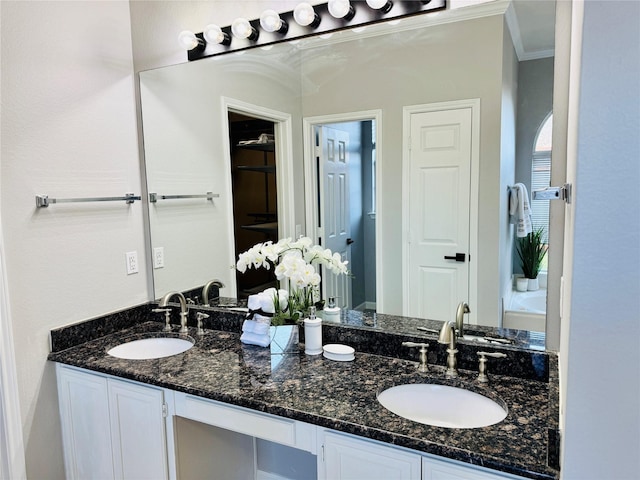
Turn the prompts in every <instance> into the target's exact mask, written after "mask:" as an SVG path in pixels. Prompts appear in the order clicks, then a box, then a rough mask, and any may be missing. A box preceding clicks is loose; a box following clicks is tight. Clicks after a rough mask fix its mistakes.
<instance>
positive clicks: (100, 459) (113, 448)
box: [56, 364, 168, 480]
mask: <svg viewBox="0 0 640 480" xmlns="http://www.w3.org/2000/svg"><path fill="white" fill-rule="evenodd" d="M56 373H57V381H58V399H59V405H60V419H61V423H62V440H63V446H64V455H65V468H66V472H67V478H70V479H83V480H84V479H88V478H96V479H98V478H99V479H111V478H114V479H127V478H129V479H133V478H135V479H145V478H148V479H154V480H157V479H162V478H168V464H167V447H166V445H167V442H166V430H165V419H164V412H165V408H166V406H165V402H164V391H163V390H162V389H159V388H156V387H152V386H146V385H141V384H138V383H134V382H129V381H126V380H119V379H115V378H112V377H108V376H106V375H100V374H94V373H91V372H88V371H85V370H80V369H76V368H73V367H68V366H64V365H61V364H56Z"/></svg>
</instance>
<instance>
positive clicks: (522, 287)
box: [516, 277, 529, 292]
mask: <svg viewBox="0 0 640 480" xmlns="http://www.w3.org/2000/svg"><path fill="white" fill-rule="evenodd" d="M528 289H529V279H528V278H526V277H518V278H516V291H517V292H526V291H527V290H528Z"/></svg>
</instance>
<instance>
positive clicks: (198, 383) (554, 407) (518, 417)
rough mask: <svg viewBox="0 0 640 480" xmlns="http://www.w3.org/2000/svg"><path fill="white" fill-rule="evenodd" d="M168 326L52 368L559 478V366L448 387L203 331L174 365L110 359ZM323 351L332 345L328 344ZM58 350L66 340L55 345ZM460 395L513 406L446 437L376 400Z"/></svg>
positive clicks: (69, 352) (151, 326)
mask: <svg viewBox="0 0 640 480" xmlns="http://www.w3.org/2000/svg"><path fill="white" fill-rule="evenodd" d="M162 326H163V324H162V323H160V322H154V321H149V322H143V323H139V324H136V325H133V326H130V327H128V328H124V329H121V330H119V331H117V332H115V333H110V334H106V335H104V336H101V337H98V338H94V339H90V340H88V341H84V343H79V344H77V345H74V346H68V347H66V348H65V349H61V350H59V351H55V349H54V352H53V353H51V354H50V355H49V360H51V361H54V362H59V363H63V364H68V365H73V366H77V367H81V368H85V369H88V370H93V371H97V372H103V373H107V374H110V375H114V376H117V377H122V378H127V379H131V380H136V381H139V382H142V383H147V384H151V385H156V386H159V387H164V388H169V389H171V390H175V391H180V392H185V393H188V394H192V395H196V396H199V397H203V398H209V399H213V400H218V401H222V402H225V403H229V404H233V405H239V406H243V407H247V408H250V409H254V410H258V411H261V412H266V413H271V414H274V415H279V416H282V417H286V418H291V419H295V420H300V421H303V422H307V423H311V424H315V425H319V426H322V427H327V428H331V429H334V430H338V431H342V432H346V433H351V434H355V435H359V436H362V437H366V438H371V439H375V440H379V441H383V442H386V443H390V444H394V445H398V446H402V447H407V448H411V449H415V450H418V451H421V452H426V453H430V454H434V455H438V456H442V457H447V458H451V459H455V460H460V461H463V462H466V463H470V464H473V465H481V466H484V467H488V468H491V469H494V470H499V471H503V472H508V473H512V474H515V475H521V476H523V477H527V478H534V479H555V478H558V477H559V472H558V470H557V469H556V468H552V467H550V466H549V465H556V464H557V463H556V462H557V450H556V448H555V446H556V444H557V438H556V436H555V435H554V432H556V431H557V428H558V403H557V402H558V399H557V397H558V395H557V377H556V372H557V363H556V358H555V356H553V355H551V356H550V360H549V362H550V363H551V365H549V372H550V373H549V379H548V381H540V380H533V379H527V378H518V377H512V376H507V375H497V374H496V375H492V374H491V372H492V369H491V367H492V366H493V365H491V364H490V367H489V375H490V378H491V383H490V384H489V385H488V386H482V385H480V384H478V383H477V382H475V381H474V380H475V378H476V376H477V373H476V372H470V371H466V370H460V377H459V378H458V379H455V380H450V379H446V378H445V376H444V370H445V369H444V367H441V366H432V365H430V370H431V372H430V373H427V374H421V373H419V372H417V370H416V362H413V361H409V360H404V359H399V358H390V357H386V356H381V355H375V354H370V353H360V352H358V353H356V357H355V360H354V361H352V362H334V361H331V360H328V359H326V358H324V357H323V356H322V355H319V356H313V357H312V356H308V355H305V354H304V353H303V351H302V350H301V349H300V346H298V345H296V346H294V348H293V349H289V350H285V353H272V352H271V350H270V349H269V348H261V347H256V346H247V345H243V344H242V343H241V342H240V341H239V334H237V333H234V332H229V331H221V330H206V331H205V332H206V333H205V335H204V336H201V337H200V336H198V335H196V332H195V329H193V328H190V336H191V337H192V338H193V339H194V340H195V342H196V343H195V345H194V347H193V348H191V349H190V350H188V351H187V352H185V353H182V354H179V355H174V356H172V357H166V358H160V359H153V360H123V359H118V358H115V357H112V356H110V355H108V354H107V353H106V351H107V350H108V349H109V348H111V347H112V346H115V345H117V344H119V343H122V342H123V341H125V340H131V339H135V338H140V337H141V336H144V335H149V334H151V335H156V334H157V335H161V334H162V332H161V329H162ZM325 343H326V341H325ZM58 344H60V334H59V338H58ZM424 382H432V383H441V384H445V385H453V386H462V387H464V388H467V389H469V390H472V391H476V392H478V393H482V394H483V395H485V396H487V397H490V398H493V399H495V400H497V401H498V402H500V403H502V404H503V405H506V407H507V409H508V415H507V417H506V419H505V420H504V421H502V422H500V423H498V424H496V425H492V426H489V427H483V428H476V429H449V428H443V427H433V426H428V425H422V424H419V423H416V422H413V421H410V420H406V419H403V418H401V417H399V416H397V415H395V414H393V413H391V412H390V411H388V410H386V409H385V408H384V407H382V406H381V405H380V404H379V403H378V402H377V400H376V395H377V393H378V392H379V391H381V390H383V389H385V388H387V387H390V386H392V385H397V384H404V383H424Z"/></svg>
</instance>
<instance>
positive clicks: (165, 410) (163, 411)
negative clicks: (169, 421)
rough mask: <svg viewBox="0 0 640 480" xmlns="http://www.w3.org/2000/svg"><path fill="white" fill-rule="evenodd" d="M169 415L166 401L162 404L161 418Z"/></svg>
mask: <svg viewBox="0 0 640 480" xmlns="http://www.w3.org/2000/svg"><path fill="white" fill-rule="evenodd" d="M168 416H169V407H168V406H167V404H166V403H163V404H162V418H167V417H168Z"/></svg>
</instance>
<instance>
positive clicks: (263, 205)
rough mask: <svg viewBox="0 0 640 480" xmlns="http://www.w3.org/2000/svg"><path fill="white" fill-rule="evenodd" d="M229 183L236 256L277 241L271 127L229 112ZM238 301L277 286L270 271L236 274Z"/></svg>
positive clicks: (267, 121)
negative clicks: (231, 194)
mask: <svg viewBox="0 0 640 480" xmlns="http://www.w3.org/2000/svg"><path fill="white" fill-rule="evenodd" d="M228 122H229V145H230V147H231V155H230V161H231V184H232V193H233V224H234V225H233V227H234V228H233V232H234V238H235V242H234V248H235V252H236V257H237V256H238V254H240V253H241V252H244V251H246V250H248V249H249V248H251V247H252V246H254V245H255V244H256V243H262V242H266V241H272V242H274V243H275V242H277V241H278V195H277V191H278V190H277V188H278V185H277V182H276V154H277V152H276V148H275V145H276V142H275V128H274V127H275V124H274V122H272V121H269V120H263V119H260V118H255V117H252V116H249V115H246V114H243V113H237V112H233V111H230V112H229V113H228ZM236 284H237V288H238V298H247V297H248V296H249V295H251V294H254V293H258V292H261V291H262V290H264V289H266V288H269V287H277V286H278V282H277V280H276V277H275V275H274V273H273V270H267V269H249V270H248V271H246V272H245V273H240V272H238V271H236Z"/></svg>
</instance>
